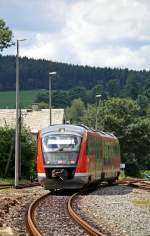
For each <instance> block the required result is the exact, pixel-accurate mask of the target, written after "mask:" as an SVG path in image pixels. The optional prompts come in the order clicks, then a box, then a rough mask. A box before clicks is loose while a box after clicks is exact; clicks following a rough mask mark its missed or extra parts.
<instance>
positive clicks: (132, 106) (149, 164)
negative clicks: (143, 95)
mask: <svg viewBox="0 0 150 236" xmlns="http://www.w3.org/2000/svg"><path fill="white" fill-rule="evenodd" d="M139 111H140V107H139V106H138V104H137V103H136V102H135V101H133V100H131V99H121V98H111V99H108V100H106V101H105V102H104V101H103V102H102V103H101V105H100V108H99V113H98V114H99V116H98V129H101V127H102V128H103V130H104V131H108V132H113V133H114V134H115V135H116V136H117V137H118V138H119V141H120V147H121V159H122V162H124V163H125V164H126V170H125V171H126V174H128V175H133V176H138V175H139V171H140V170H141V169H145V170H146V169H149V168H150V159H149V157H150V154H149V153H150V120H149V119H143V118H140V117H139ZM95 115H96V109H95V107H94V106H88V108H87V110H86V112H85V113H84V116H83V117H82V121H83V122H84V123H85V124H86V125H88V126H90V127H95Z"/></svg>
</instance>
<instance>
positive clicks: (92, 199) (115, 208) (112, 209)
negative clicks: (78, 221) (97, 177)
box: [75, 186, 150, 236]
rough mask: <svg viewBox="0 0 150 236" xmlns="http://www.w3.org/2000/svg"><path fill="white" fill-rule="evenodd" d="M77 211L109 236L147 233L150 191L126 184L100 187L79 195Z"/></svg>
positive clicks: (144, 234)
mask: <svg viewBox="0 0 150 236" xmlns="http://www.w3.org/2000/svg"><path fill="white" fill-rule="evenodd" d="M75 207H77V209H78V210H77V212H78V213H79V214H80V215H82V218H83V219H86V220H87V221H88V222H89V223H90V224H92V225H93V226H96V225H97V228H98V229H101V228H102V229H103V232H105V233H107V234H109V233H111V234H109V235H113V236H118V235H121V236H127V235H132V236H148V235H150V192H148V191H146V190H141V189H135V188H132V187H127V186H112V187H105V188H103V187H101V188H99V189H98V190H96V191H94V192H93V193H91V194H89V195H88V196H80V198H79V199H78V202H77V203H76V204H75Z"/></svg>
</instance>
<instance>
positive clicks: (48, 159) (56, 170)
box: [37, 125, 84, 189]
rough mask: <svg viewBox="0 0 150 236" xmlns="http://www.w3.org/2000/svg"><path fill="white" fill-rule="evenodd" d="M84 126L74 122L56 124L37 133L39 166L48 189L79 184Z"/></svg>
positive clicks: (39, 174) (44, 184)
mask: <svg viewBox="0 0 150 236" xmlns="http://www.w3.org/2000/svg"><path fill="white" fill-rule="evenodd" d="M83 133H84V130H83V129H82V128H80V129H79V128H78V127H74V126H72V125H56V126H51V127H49V128H47V129H44V130H42V131H41V132H40V134H39V136H38V157H37V170H38V179H39V182H40V183H41V184H42V185H43V186H44V187H45V189H64V188H67V189H68V188H80V187H82V186H83V183H82V181H81V179H79V178H78V177H77V176H76V175H75V172H76V168H77V164H78V159H79V155H80V148H81V142H82V137H83Z"/></svg>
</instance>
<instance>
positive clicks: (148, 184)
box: [118, 179, 150, 191]
mask: <svg viewBox="0 0 150 236" xmlns="http://www.w3.org/2000/svg"><path fill="white" fill-rule="evenodd" d="M118 184H123V185H127V186H131V187H134V188H140V189H144V190H147V191H150V180H139V179H137V180H134V179H133V180H120V181H118Z"/></svg>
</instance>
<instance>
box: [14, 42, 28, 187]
mask: <svg viewBox="0 0 150 236" xmlns="http://www.w3.org/2000/svg"><path fill="white" fill-rule="evenodd" d="M24 40H26V39H20V40H17V55H16V137H15V187H17V186H18V184H19V140H20V137H19V133H20V130H19V129H20V128H19V126H20V125H19V118H20V117H19V116H20V110H19V41H24Z"/></svg>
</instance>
